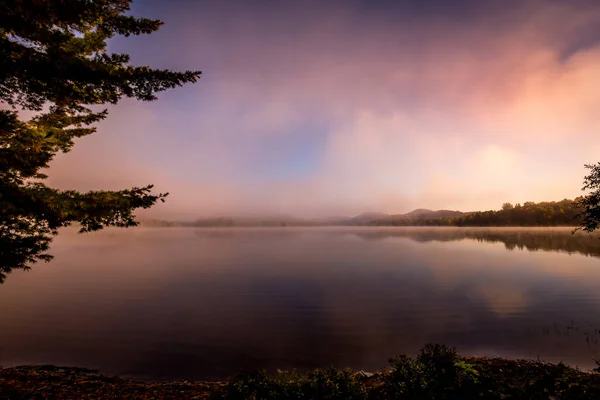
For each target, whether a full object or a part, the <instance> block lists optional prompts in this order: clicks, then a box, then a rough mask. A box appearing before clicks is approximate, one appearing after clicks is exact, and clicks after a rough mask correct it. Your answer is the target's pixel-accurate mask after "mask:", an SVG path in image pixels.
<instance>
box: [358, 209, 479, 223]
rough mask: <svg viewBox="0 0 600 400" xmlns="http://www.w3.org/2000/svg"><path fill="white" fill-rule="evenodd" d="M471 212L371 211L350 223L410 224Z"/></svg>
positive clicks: (423, 210)
mask: <svg viewBox="0 0 600 400" xmlns="http://www.w3.org/2000/svg"><path fill="white" fill-rule="evenodd" d="M468 214H469V213H465V212H461V211H451V210H437V211H433V210H428V209H426V208H418V209H416V210H413V211H411V212H408V213H406V214H385V213H379V212H369V213H363V214H360V215H357V216H356V217H353V218H350V219H349V220H348V223H349V224H350V225H410V223H411V221H417V220H423V219H436V218H456V217H462V216H465V215H468Z"/></svg>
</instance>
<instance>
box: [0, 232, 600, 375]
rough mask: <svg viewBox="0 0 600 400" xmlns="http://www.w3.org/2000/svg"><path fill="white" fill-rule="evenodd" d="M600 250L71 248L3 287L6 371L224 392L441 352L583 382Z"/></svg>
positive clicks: (202, 237) (430, 244)
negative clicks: (576, 373) (206, 381)
mask: <svg viewBox="0 0 600 400" xmlns="http://www.w3.org/2000/svg"><path fill="white" fill-rule="evenodd" d="M574 241H575V242H574ZM578 241H579V243H577V242H578ZM597 242H600V241H599V240H598V239H596V238H595V237H589V236H586V235H575V236H573V235H571V234H570V232H569V231H568V230H565V229H562V230H561V229H556V230H525V229H518V230H508V229H502V230H496V229H469V230H463V229H430V228H427V229H426V228H418V229H411V228H383V229H380V228H358V229H356V228H352V229H295V228H294V229H274V228H272V229H239V230H237V229H236V230H223V229H221V230H219V229H214V230H210V229H206V230H203V229H199V230H192V229H174V228H168V229H158V228H156V229H136V230H129V231H118V230H114V231H107V232H105V233H100V234H95V235H91V236H83V237H82V236H75V235H71V234H70V233H67V234H65V235H62V236H61V237H60V239H59V242H58V243H57V244H56V246H55V248H54V249H53V251H54V253H55V254H56V260H55V261H53V262H52V263H50V264H48V265H40V266H37V267H36V268H35V269H33V270H32V271H30V272H27V273H15V274H14V275H13V276H11V279H10V280H9V281H8V282H7V283H6V284H5V285H3V286H2V287H1V288H0V312H1V313H2V315H3V318H2V319H1V320H0V364H1V365H5V366H7V365H14V364H26V363H37V364H39V363H52V364H62V365H78V366H84V367H89V368H97V369H100V370H102V371H104V372H107V373H119V374H129V375H135V376H139V377H146V378H154V379H157V378H218V377H222V376H224V375H228V374H230V373H232V372H234V371H235V370H236V369H238V368H240V367H249V368H268V369H275V368H292V367H296V368H311V367H325V366H329V365H335V366H349V367H352V368H356V369H376V368H379V367H382V366H384V365H385V362H386V360H387V358H388V357H389V356H392V355H394V354H396V353H401V352H404V353H409V354H412V353H414V352H416V350H417V349H418V348H419V347H421V346H422V345H423V344H424V343H425V342H442V343H446V344H450V345H455V346H457V347H458V348H459V350H460V351H461V352H462V353H464V354H474V355H500V356H506V357H538V356H540V357H543V358H546V359H548V360H551V361H565V362H568V363H571V364H575V365H579V366H581V367H583V368H589V367H591V366H592V364H593V362H592V358H594V357H597V356H598V355H599V354H600V352H599V351H600V349H599V348H598V336H599V335H600V331H598V330H597V328H600V312H599V311H600V309H599V308H600V293H599V292H598V290H597V288H598V285H599V284H600V264H599V262H598V259H596V258H595V257H583V256H582V254H583V255H591V256H595V255H597V254H600V251H599V247H600V244H599V243H597ZM502 244H504V245H502ZM513 244H514V246H513ZM507 248H514V249H518V248H522V249H528V250H529V249H531V250H540V251H537V252H529V251H508V250H507ZM547 250H553V251H559V252H549V251H547ZM561 252H564V253H561ZM567 253H568V254H567Z"/></svg>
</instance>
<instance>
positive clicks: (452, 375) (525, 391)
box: [0, 344, 600, 399]
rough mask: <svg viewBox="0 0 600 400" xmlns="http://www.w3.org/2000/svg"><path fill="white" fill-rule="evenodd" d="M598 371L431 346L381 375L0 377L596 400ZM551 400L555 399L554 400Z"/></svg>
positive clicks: (129, 391)
mask: <svg viewBox="0 0 600 400" xmlns="http://www.w3.org/2000/svg"><path fill="white" fill-rule="evenodd" d="M599 370H600V366H599V368H597V369H596V370H594V371H590V372H584V371H581V370H579V369H576V368H573V367H569V366H567V365H564V364H552V363H546V362H542V361H532V360H507V359H502V358H485V357H462V356H459V355H457V354H456V351H455V350H454V349H452V348H449V347H446V346H443V345H433V344H430V345H426V346H425V347H423V348H422V349H421V350H420V352H419V354H418V355H417V356H416V357H414V358H410V357H407V356H398V357H395V358H393V359H390V365H389V367H388V368H384V369H382V370H381V371H378V372H375V373H367V372H364V371H359V372H353V371H351V370H349V369H327V370H313V371H310V372H306V373H298V372H295V371H292V372H288V371H284V372H282V371H278V372H277V373H275V374H268V373H266V372H241V373H239V374H237V375H235V376H233V377H231V378H230V379H227V380H224V381H189V380H181V381H162V382H157V381H139V380H134V379H126V378H120V377H114V376H105V375H101V374H98V373H97V372H96V371H91V370H87V369H83V368H64V367H56V366H47V365H46V366H23V367H14V368H5V369H1V370H0V394H2V396H3V397H2V398H4V399H25V398H27V399H29V398H46V397H51V398H74V397H73V396H76V397H77V398H81V397H84V396H85V397H98V398H110V397H118V398H122V397H135V398H139V399H147V398H162V399H169V398H172V399H176V398H178V399H181V398H183V399H252V398H255V399H259V398H260V399H335V398H339V399H342V398H344V399H389V398H436V399H454V398H461V399H470V398H473V399H475V398H477V399H505V398H514V399H530V398H556V399H598V398H600V373H598V371H599ZM551 396H553V397H551Z"/></svg>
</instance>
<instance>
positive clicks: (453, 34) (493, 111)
mask: <svg viewBox="0 0 600 400" xmlns="http://www.w3.org/2000/svg"><path fill="white" fill-rule="evenodd" d="M467 3H468V4H470V5H469V6H468V7H467V9H468V10H470V11H469V13H466V14H465V13H464V12H461V13H459V12H458V11H457V12H449V13H447V14H443V13H436V12H433V11H432V10H431V9H430V8H428V5H432V4H433V3H432V4H430V3H427V5H424V6H423V8H419V7H417V6H415V7H412V6H411V7H412V8H411V7H408V3H406V4H405V5H407V7H408V8H406V7H405V8H404V9H402V7H394V6H392V5H391V4H388V3H386V2H382V3H381V4H382V6H381V8H380V9H377V8H375V7H373V8H369V7H367V9H362V8H361V7H362V6H361V5H360V4H361V3H360V2H350V3H344V4H345V6H344V7H341V6H339V4H338V5H337V6H336V5H333V4H337V3H332V4H327V5H323V4H322V3H311V5H310V6H309V5H306V3H296V2H290V3H289V5H287V3H286V6H283V5H278V6H274V7H272V8H270V9H269V11H266V9H265V8H261V7H257V8H254V7H247V6H243V5H242V4H241V3H235V2H223V3H219V4H218V5H217V4H213V3H211V4H210V7H209V6H207V4H208V3H204V2H199V4H195V5H194V6H191V7H192V9H188V7H187V6H186V7H182V4H181V3H177V2H175V3H174V7H172V9H171V10H166V9H159V8H157V7H158V6H157V4H158V3H155V4H154V6H148V8H147V9H146V11H148V12H150V14H152V12H155V13H156V14H157V15H156V16H158V17H161V16H164V19H165V20H166V22H167V25H166V26H165V28H163V30H162V31H161V32H159V33H157V34H156V35H152V36H153V37H152V38H148V37H146V38H144V37H141V38H134V39H131V40H130V39H126V40H125V39H124V40H119V41H115V42H114V43H113V44H112V48H114V50H115V51H126V52H130V53H132V55H133V60H134V61H136V62H140V63H148V64H152V65H156V66H158V67H169V68H179V69H183V68H192V67H194V68H195V67H198V68H201V69H203V70H204V75H203V78H202V80H201V82H200V83H199V84H197V85H195V86H193V87H187V88H184V89H180V90H177V91H174V92H172V93H171V92H169V93H166V94H165V95H163V96H161V100H160V101H158V102H156V103H143V104H141V103H140V104H134V103H130V102H126V103H124V104H123V105H119V106H118V107H116V108H115V109H114V110H113V111H112V113H111V115H110V117H109V120H108V121H107V122H106V123H105V124H104V123H103V124H102V125H101V126H100V129H99V132H98V134H97V135H95V136H93V137H90V138H85V139H82V140H81V143H80V144H78V146H76V147H75V150H74V151H73V153H72V154H68V155H66V156H64V157H59V158H57V161H56V162H55V163H54V165H53V166H52V169H51V177H52V179H53V182H56V183H57V184H59V185H61V186H64V187H69V186H76V187H80V186H82V187H83V186H86V187H87V186H90V187H91V186H94V187H97V186H102V187H106V186H109V187H113V186H118V185H130V184H132V183H134V182H135V183H136V184H145V183H146V182H148V181H149V182H157V183H159V184H160V185H159V186H160V189H161V190H165V191H169V192H171V193H172V197H171V198H170V199H169V204H167V205H165V206H164V208H163V209H164V210H165V212H166V210H170V211H172V212H178V213H180V214H186V213H189V215H194V216H195V215H201V214H206V213H209V214H211V213H228V214H236V213H244V212H255V213H256V212H264V213H267V212H278V213H288V214H299V215H309V214H310V215H316V214H326V213H335V214H338V213H344V214H352V213H358V212H362V211H366V210H381V211H387V212H404V211H409V209H410V208H416V207H429V208H452V209H469V210H471V209H489V208H498V207H499V206H500V205H501V203H502V202H504V201H511V202H524V201H529V200H533V201H541V200H553V199H562V198H564V197H574V196H577V195H578V194H579V187H580V183H581V179H582V176H583V174H584V172H585V171H584V169H583V164H584V163H586V162H594V161H596V158H597V154H598V152H597V150H598V149H600V139H598V135H597V134H596V132H597V131H598V128H600V119H598V117H597V110H598V109H600V96H598V95H597V93H600V90H599V89H600V47H597V46H596V45H597V43H599V41H598V40H600V31H599V30H598V29H596V28H595V26H598V22H600V6H598V5H595V4H593V3H590V2H585V1H583V2H576V3H571V2H562V1H531V2H515V3H514V4H513V3H511V4H512V6H509V5H506V4H504V3H503V4H504V5H501V4H500V3H499V2H493V1H492V2H486V3H485V4H487V6H485V7H484V6H483V5H475V4H471V3H469V2H466V3H465V4H467ZM148 4H153V3H148ZM153 7H154V8H153ZM428 10H429V11H428ZM142 11H143V10H142ZM455 11H456V10H455ZM150 16H152V15H150ZM163 188H164V189H163ZM184 210H185V212H184Z"/></svg>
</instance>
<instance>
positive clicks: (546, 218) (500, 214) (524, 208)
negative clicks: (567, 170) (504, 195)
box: [367, 199, 580, 226]
mask: <svg viewBox="0 0 600 400" xmlns="http://www.w3.org/2000/svg"><path fill="white" fill-rule="evenodd" d="M578 200H579V199H575V200H569V199H564V200H561V201H545V202H540V203H534V202H526V203H524V204H522V205H521V204H518V203H517V204H515V205H512V204H510V203H504V205H503V206H502V209H500V210H497V211H476V212H470V213H463V215H460V216H453V217H437V218H428V217H427V216H425V217H421V218H394V216H391V218H390V220H389V221H386V220H385V219H378V220H377V221H374V222H375V223H368V224H367V225H392V226H576V225H579V219H578V215H579V212H580V211H579V207H578V206H577V201H578Z"/></svg>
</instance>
